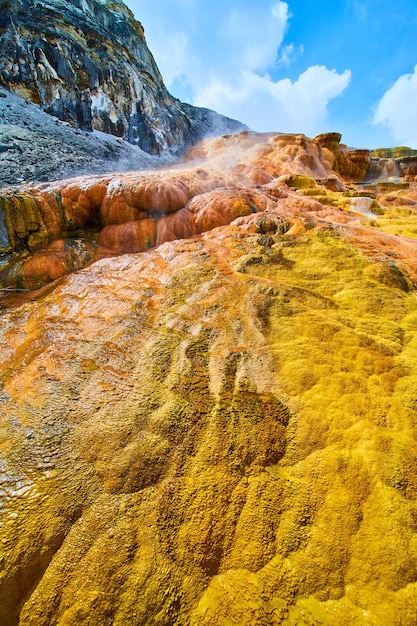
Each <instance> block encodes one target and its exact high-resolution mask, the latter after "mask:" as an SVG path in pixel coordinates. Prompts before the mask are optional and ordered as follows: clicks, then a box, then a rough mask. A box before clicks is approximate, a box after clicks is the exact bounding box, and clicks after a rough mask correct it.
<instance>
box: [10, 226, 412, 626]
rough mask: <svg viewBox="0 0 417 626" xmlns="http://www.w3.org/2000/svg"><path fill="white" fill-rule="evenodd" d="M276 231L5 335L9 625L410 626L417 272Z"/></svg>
mask: <svg viewBox="0 0 417 626" xmlns="http://www.w3.org/2000/svg"><path fill="white" fill-rule="evenodd" d="M265 215H266V214H258V215H254V216H251V217H250V218H242V219H241V221H240V222H238V224H240V225H234V226H233V225H232V226H225V227H223V228H219V229H216V230H215V231H212V232H211V233H208V234H205V235H203V236H202V237H200V238H196V239H193V240H189V241H182V242H172V243H166V244H163V245H162V246H160V247H159V248H158V249H156V250H153V251H150V252H147V253H144V254H142V255H132V256H128V255H126V256H122V257H119V258H117V259H108V260H103V261H100V262H98V263H96V264H94V265H93V266H91V267H90V268H88V269H86V270H83V271H81V272H78V273H76V274H73V275H71V276H69V277H68V278H67V279H66V280H65V281H64V282H63V283H62V284H61V285H60V286H58V287H57V288H56V289H55V290H54V291H53V292H52V293H51V294H49V295H47V296H45V297H44V298H43V299H41V300H38V301H36V302H33V303H27V304H25V305H24V306H22V307H20V308H17V309H14V310H11V311H10V312H8V313H5V314H3V316H2V317H1V326H0V373H1V381H2V394H1V396H0V403H1V404H0V406H1V441H0V450H1V456H2V472H3V475H2V476H3V480H2V486H1V488H2V490H3V496H2V500H1V502H2V507H3V508H2V509H1V521H2V527H1V535H0V542H1V543H0V546H1V558H2V567H3V570H2V573H1V584H2V587H1V589H2V591H1V594H2V595H1V596H0V606H1V607H2V611H1V616H0V624H1V625H2V626H6V625H7V626H12V625H13V624H21V625H25V626H29V625H31V626H32V625H33V626H35V625H36V626H46V625H48V626H49V625H52V624H59V625H61V626H63V625H65V626H76V625H77V626H78V625H80V624H88V625H91V626H95V625H97V624H100V625H107V624H109V625H110V624H114V625H117V626H122V625H123V626H126V625H131V624H146V625H148V624H152V625H157V624H158V625H161V626H166V625H168V624H178V625H184V626H185V625H188V624H191V625H197V624H198V625H200V624H204V625H210V626H211V625H213V626H217V625H219V626H220V625H221V626H229V625H243V624H245V625H246V624H248V625H251V624H255V625H258V624H259V625H265V626H269V625H275V624H286V625H291V626H293V625H294V626H301V625H316V624H317V625H318V624H329V625H334V626H344V625H346V626H348V625H349V626H350V625H351V624H355V625H362V624H363V625H375V626H381V625H382V626H397V625H398V626H413V625H414V624H415V623H417V587H416V580H417V545H416V528H417V504H416V490H417V479H416V451H417V448H416V408H417V395H416V393H417V392H416V389H417V370H416V362H417V361H416V354H417V335H416V324H417V301H416V297H415V292H414V291H413V286H412V285H413V283H412V281H413V276H412V274H411V273H408V274H407V272H406V270H405V269H404V268H403V266H402V265H401V262H399V261H398V259H397V260H396V263H394V264H393V263H392V262H391V261H392V258H391V257H389V256H387V255H386V249H387V248H384V246H382V244H381V245H380V241H382V239H378V240H376V239H375V240H373V239H372V240H371V239H370V241H372V242H373V243H372V246H370V248H372V249H371V250H370V249H367V247H366V243H364V236H365V235H364V232H368V233H369V237H370V238H371V237H372V236H373V235H372V233H374V231H375V230H376V228H375V227H374V226H372V225H369V222H367V221H366V224H367V226H366V228H365V226H362V227H361V229H362V230H360V231H355V230H354V229H353V230H351V231H348V230H347V229H344V228H339V227H337V228H334V227H331V226H328V225H326V223H324V222H319V221H318V222H317V223H316V224H313V223H310V224H309V227H308V228H307V229H306V228H302V227H301V226H300V225H299V224H300V223H296V224H295V226H294V225H293V227H292V228H291V229H290V230H287V232H283V231H285V230H286V229H285V228H280V229H277V231H276V232H275V233H274V232H273V229H271V228H270V225H269V226H268V224H270V222H271V221H272V222H273V221H274V219H277V218H275V217H274V216H273V215H272V217H271V216H269V217H267V219H268V220H269V222H267V223H265V221H264V222H263V224H259V223H258V222H259V220H261V219H265ZM379 219H380V218H378V220H379ZM257 223H258V226H256V224H257ZM297 224H298V226H297ZM289 226H291V224H289ZM364 229H365V230H364ZM259 231H260V232H259ZM279 232H280V234H277V233H279ZM357 233H359V235H360V236H359V235H358V237H359V238H358V240H357V241H356V239H355V237H356V236H357ZM378 233H379V230H378ZM383 235H384V233H379V235H378V236H379V237H383ZM384 241H386V242H391V239H386V240H384ZM412 241H413V240H411V242H412ZM378 242H379V243H378ZM389 245H391V243H389ZM389 245H388V243H387V246H388V247H389ZM412 245H413V244H412V243H409V242H408V243H407V246H412ZM378 246H379V247H378ZM408 249H410V250H415V248H412V247H411V248H407V250H408ZM410 254H411V253H410ZM404 255H405V253H404V254H403V256H402V257H401V258H402V259H403V261H404V263H405V262H406V260H407V259H405V256H404ZM401 258H400V261H401ZM390 259H391V260H390ZM404 259H405V260H404ZM404 267H406V266H405V265H404ZM409 267H411V265H409ZM410 272H411V270H410Z"/></svg>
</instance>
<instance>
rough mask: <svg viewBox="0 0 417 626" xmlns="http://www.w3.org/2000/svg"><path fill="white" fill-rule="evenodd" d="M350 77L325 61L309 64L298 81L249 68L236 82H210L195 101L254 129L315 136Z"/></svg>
mask: <svg viewBox="0 0 417 626" xmlns="http://www.w3.org/2000/svg"><path fill="white" fill-rule="evenodd" d="M350 78H351V74H350V71H349V70H346V71H345V72H343V74H338V73H337V72H336V71H335V70H328V69H327V68H326V67H324V66H322V65H316V66H313V67H309V68H308V69H307V70H306V71H305V72H303V73H302V74H301V75H300V76H299V77H298V79H297V80H296V81H295V82H292V81H291V80H290V79H288V78H286V79H283V80H279V81H277V82H274V81H273V80H272V79H271V78H270V76H269V75H268V74H266V75H265V76H259V75H258V74H256V73H255V72H252V71H249V70H245V71H242V73H241V75H240V76H239V78H238V79H237V80H236V81H234V82H225V81H221V80H218V81H211V82H208V83H207V84H206V85H205V86H204V87H203V88H202V89H201V90H200V91H199V92H198V93H197V94H196V97H195V103H196V104H197V105H198V106H208V107H209V108H214V109H215V110H217V111H221V112H222V113H224V114H225V115H228V116H230V117H234V118H236V119H239V120H241V121H242V122H244V123H245V124H247V125H248V126H249V127H250V128H252V129H253V130H257V131H261V132H264V131H285V132H301V133H305V134H306V135H310V136H311V135H315V134H317V133H319V132H322V131H323V130H325V128H324V126H323V124H324V122H325V119H326V115H327V105H328V102H329V100H330V99H332V98H334V97H336V96H338V95H340V94H341V93H342V92H343V91H344V90H345V89H346V87H347V86H348V84H349V81H350Z"/></svg>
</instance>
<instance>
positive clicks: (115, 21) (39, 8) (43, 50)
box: [0, 0, 242, 154]
mask: <svg viewBox="0 0 417 626" xmlns="http://www.w3.org/2000/svg"><path fill="white" fill-rule="evenodd" d="M0 84H1V85H3V86H4V87H6V88H7V89H8V90H10V91H12V92H14V93H15V94H17V95H19V96H21V97H23V98H26V99H28V100H30V101H32V102H34V103H36V104H38V105H40V106H41V107H42V108H43V110H44V111H46V112H47V113H50V114H51V115H54V116H57V117H58V118H59V119H61V120H64V121H67V122H69V123H70V124H71V125H72V126H74V127H77V128H80V129H84V130H91V129H96V130H99V131H103V132H105V133H110V134H112V135H116V136H118V137H122V138H124V139H125V140H127V141H128V142H130V143H132V144H136V145H138V146H139V147H141V148H142V149H143V150H144V151H146V152H148V153H151V154H159V153H161V152H162V151H165V150H169V151H172V152H175V153H178V152H179V151H181V150H182V149H183V148H184V147H185V146H188V145H191V144H194V143H196V142H197V141H198V140H199V139H201V138H202V137H204V136H206V135H208V134H221V133H222V132H230V131H235V130H237V129H241V128H242V125H241V124H239V123H238V122H235V121H234V120H230V119H228V118H225V117H223V116H221V115H218V114H217V113H215V112H214V111H210V110H208V109H202V108H196V107H192V106H191V105H188V104H184V103H181V102H179V101H178V100H176V99H175V98H173V97H172V96H171V95H170V94H169V93H168V91H167V89H166V88H165V86H164V83H163V80H162V77H161V75H160V73H159V70H158V68H157V66H156V64H155V61H154V59H153V57H152V55H151V53H150V51H149V50H148V48H147V45H146V41H145V37H144V32H143V28H142V26H141V25H140V23H138V22H137V21H136V20H135V19H134V17H133V15H132V13H131V12H130V11H129V9H128V8H127V7H126V6H125V5H124V4H123V2H121V1H120V0H112V1H110V0H108V1H107V0H71V2H70V1H69V0H43V1H42V2H40V1H39V0H3V1H2V2H0ZM0 104H1V103H0Z"/></svg>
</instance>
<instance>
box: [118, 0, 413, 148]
mask: <svg viewBox="0 0 417 626" xmlns="http://www.w3.org/2000/svg"><path fill="white" fill-rule="evenodd" d="M125 2H126V4H127V5H128V6H129V8H130V9H131V10H132V11H133V13H134V14H135V16H136V18H137V19H138V20H139V21H140V22H141V23H142V25H143V27H144V29H145V36H146V39H147V42H148V45H149V48H150V50H151V52H152V53H153V55H154V57H155V60H156V62H157V64H158V66H159V69H160V70H161V73H162V75H163V77H164V80H165V84H166V85H167V87H168V89H169V91H170V92H171V93H172V94H173V95H174V96H176V97H178V98H180V99H181V100H184V101H187V102H190V103H191V104H195V105H198V106H206V107H209V108H212V109H215V110H216V111H218V112H219V113H223V114H224V115H228V116H230V117H234V118H236V119H239V120H240V121H242V122H244V123H245V124H247V125H248V126H249V127H250V128H252V129H253V130H258V131H279V132H301V133H305V134H306V135H308V136H310V137H312V136H314V135H316V134H318V133H320V132H326V131H338V132H341V133H342V135H343V139H342V141H343V142H345V143H347V144H348V145H349V146H354V147H359V148H360V147H366V148H376V147H390V146H394V145H400V144H401V145H409V146H411V147H415V148H417V45H416V40H417V1H416V0H394V1H393V0H389V1H388V0H339V1H336V0H309V1H304V0H287V2H282V1H280V0H210V1H209V0H152V1H151V2H150V1H149V0H125Z"/></svg>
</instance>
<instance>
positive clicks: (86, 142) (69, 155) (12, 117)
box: [0, 87, 174, 237]
mask: <svg viewBox="0 0 417 626" xmlns="http://www.w3.org/2000/svg"><path fill="white" fill-rule="evenodd" d="M173 161H174V158H173V157H172V156H170V155H163V156H151V155H150V154H147V153H146V152H143V151H142V150H141V149H140V148H139V147H138V146H133V145H131V144H129V143H127V142H126V141H124V140H123V139H120V138H117V137H114V136H112V135H106V134H104V133H100V132H96V131H94V132H84V131H81V130H79V129H76V128H72V127H71V126H70V125H69V124H68V123H65V122H61V121H60V120H58V119H57V118H56V117H52V116H50V115H48V114H47V113H45V112H44V111H42V110H41V109H40V108H39V107H38V106H36V105H34V104H32V103H28V102H26V101H25V100H23V99H22V98H19V97H18V96H15V95H13V94H11V93H9V92H7V91H6V90H4V89H2V88H1V87H0V187H4V186H6V185H17V184H20V183H23V182H32V181H51V180H56V179H59V178H68V177H70V176H76V175H78V174H103V173H105V172H112V171H126V170H138V169H153V168H155V167H158V166H161V165H166V164H167V163H170V162H173ZM0 222H1V219H0ZM0 230H1V223H0ZM0 237H1V233H0Z"/></svg>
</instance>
